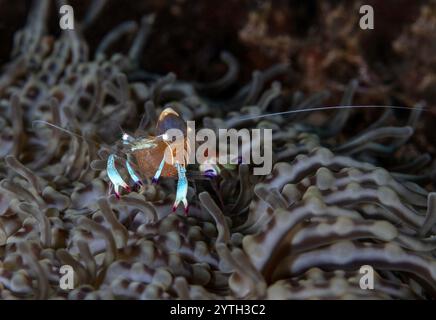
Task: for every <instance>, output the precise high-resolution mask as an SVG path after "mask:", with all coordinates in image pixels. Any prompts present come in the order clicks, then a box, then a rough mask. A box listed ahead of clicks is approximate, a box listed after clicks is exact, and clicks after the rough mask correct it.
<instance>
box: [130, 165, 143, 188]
mask: <svg viewBox="0 0 436 320" xmlns="http://www.w3.org/2000/svg"><path fill="white" fill-rule="evenodd" d="M126 168H127V171H128V172H129V175H130V177H131V178H132V180H133V181H134V182H135V184H136V185H138V186H142V185H143V183H142V181H141V179H140V178H139V177H138V175H137V174H136V172H135V170H134V169H133V168H132V166H131V165H130V163H129V161H128V160H126Z"/></svg>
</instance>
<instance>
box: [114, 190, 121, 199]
mask: <svg viewBox="0 0 436 320" xmlns="http://www.w3.org/2000/svg"><path fill="white" fill-rule="evenodd" d="M115 198H117V200H120V199H121V196H120V194H119V193H118V192H115Z"/></svg>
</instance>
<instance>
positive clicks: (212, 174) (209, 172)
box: [204, 169, 217, 179]
mask: <svg viewBox="0 0 436 320" xmlns="http://www.w3.org/2000/svg"><path fill="white" fill-rule="evenodd" d="M204 175H205V176H206V177H208V178H211V179H213V178H216V177H217V174H216V172H215V171H214V170H212V169H208V170H206V171H205V172H204Z"/></svg>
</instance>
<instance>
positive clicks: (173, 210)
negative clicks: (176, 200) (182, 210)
mask: <svg viewBox="0 0 436 320" xmlns="http://www.w3.org/2000/svg"><path fill="white" fill-rule="evenodd" d="M176 210H177V205H175V204H174V205H173V208H172V209H171V211H172V212H176Z"/></svg>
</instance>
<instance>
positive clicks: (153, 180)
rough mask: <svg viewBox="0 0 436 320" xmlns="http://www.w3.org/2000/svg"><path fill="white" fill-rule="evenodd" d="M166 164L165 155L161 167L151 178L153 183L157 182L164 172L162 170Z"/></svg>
mask: <svg viewBox="0 0 436 320" xmlns="http://www.w3.org/2000/svg"><path fill="white" fill-rule="evenodd" d="M164 165H165V156H164V157H163V158H162V161H161V162H160V165H159V168H158V169H157V171H156V173H155V174H154V177H153V179H151V183H157V181H158V180H159V177H160V175H161V174H162V170H163V167H164Z"/></svg>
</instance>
